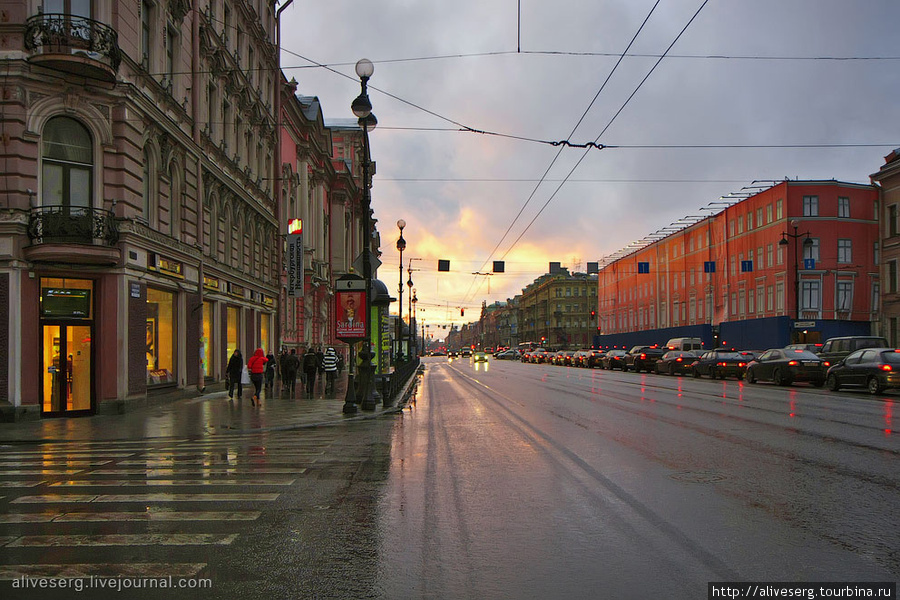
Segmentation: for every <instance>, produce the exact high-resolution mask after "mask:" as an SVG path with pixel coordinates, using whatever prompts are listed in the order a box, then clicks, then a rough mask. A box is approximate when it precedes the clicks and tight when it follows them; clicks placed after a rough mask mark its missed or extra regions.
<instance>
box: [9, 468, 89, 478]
mask: <svg viewBox="0 0 900 600" xmlns="http://www.w3.org/2000/svg"><path fill="white" fill-rule="evenodd" d="M84 471H85V469H4V470H2V471H0V476H5V475H9V476H12V475H74V474H76V473H83V472H84Z"/></svg>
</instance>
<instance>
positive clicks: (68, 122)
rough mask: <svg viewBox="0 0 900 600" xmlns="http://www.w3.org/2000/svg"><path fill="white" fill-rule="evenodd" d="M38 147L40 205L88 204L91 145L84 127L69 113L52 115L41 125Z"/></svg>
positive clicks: (90, 176) (92, 152)
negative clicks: (40, 139)
mask: <svg viewBox="0 0 900 600" xmlns="http://www.w3.org/2000/svg"><path fill="white" fill-rule="evenodd" d="M42 148H43V150H42V156H41V158H42V160H41V205H42V206H61V207H63V208H65V209H66V210H69V209H73V208H89V207H90V206H91V195H92V194H91V190H92V189H93V173H94V145H93V142H92V141H91V135H90V133H88V130H87V128H85V127H84V125H82V124H81V123H79V122H78V121H76V120H75V119H70V118H69V117H53V118H52V119H50V120H49V121H47V125H46V127H45V128H44V135H43V142H42Z"/></svg>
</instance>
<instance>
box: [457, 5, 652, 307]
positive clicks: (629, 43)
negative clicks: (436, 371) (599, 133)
mask: <svg viewBox="0 0 900 600" xmlns="http://www.w3.org/2000/svg"><path fill="white" fill-rule="evenodd" d="M660 1H661V0H656V2H655V3H654V4H653V6H652V7H651V8H650V12H648V13H647V16H646V17H644V20H643V21H642V22H641V26H640V27H638V29H637V31H635V32H634V35H633V36H632V37H631V40H630V41H629V42H628V45H627V46H625V50H624V51H623V52H622V53H621V55H620V56H619V59H618V60H617V61H616V64H615V65H613V68H612V69H610V71H609V74H607V76H606V79H604V80H603V83H602V84H601V85H600V89H598V90H597V93H596V94H594V97H593V98H592V99H591V101H590V103H588V106H587V108H586V109H585V110H584V112H583V113H582V115H581V117H580V118H579V119H578V122H577V123H575V127H573V128H572V131H571V132H570V133H569V135H568V137H572V136H574V135H575V131H576V130H577V129H578V127H579V126H580V125H581V123H582V122H583V121H584V119H585V117H586V116H587V114H588V112H589V111H590V110H591V108H593V106H594V104H595V103H596V102H597V98H599V97H600V94H601V93H602V92H603V90H604V89H606V84H608V83H609V80H610V79H612V76H613V75H614V74H615V72H616V71H617V70H618V68H619V65H621V64H622V61H623V60H624V59H625V55H626V54H627V53H628V50H630V49H631V46H632V45H634V42H635V40H637V38H638V36H639V35H640V34H641V32H642V31H643V30H644V26H646V25H647V22H648V21H649V20H650V17H651V16H652V15H653V12H654V11H655V10H656V7H657V6H659V3H660ZM596 141H597V140H594V142H596ZM564 149H565V146H560V148H559V151H557V153H556V156H554V157H553V160H551V161H550V164H549V165H548V166H547V169H546V170H545V171H544V173H543V174H542V175H541V178H540V180H539V181H538V182H537V183H536V184H535V186H534V189H533V190H531V194H529V195H528V198H527V199H526V200H525V203H524V204H523V205H522V208H520V209H519V212H518V213H517V214H516V216H515V218H513V220H512V222H511V223H510V224H509V227H507V228H506V232H505V233H504V234H503V236H502V237H501V238H500V241H499V242H497V245H496V246H494V249H493V250H491V253H490V254H489V255H488V257H487V258H486V259H485V261H484V264H482V265H481V268H480V269H478V270H479V271H481V270H483V269H484V268H485V267H486V266H487V264H488V261H490V260H491V259H492V258H493V257H494V254H496V253H497V250H499V249H500V245H501V244H503V241H504V240H505V239H506V236H508V235H509V232H510V231H512V228H513V226H514V225H515V224H516V223H517V222H518V220H519V217H521V216H522V213H523V212H524V211H525V208H526V207H527V206H528V204H529V203H531V200H532V198H534V196H535V194H536V193H537V191H538V189H539V188H540V187H541V184H542V183H543V182H544V180H545V179H546V178H547V175H549V174H550V169H552V168H553V165H555V164H556V161H557V160H559V157H560V155H561V154H562V152H563V150H564ZM520 237H521V236H520ZM516 241H518V240H516ZM513 246H515V243H513ZM507 254H509V251H508V250H507V251H506V253H504V255H503V258H504V259H505V258H506V255H507ZM476 281H477V279H474V278H473V279H472V282H471V283H470V284H469V290H468V291H466V294H465V296H463V297H464V298H468V297H469V293H470V292H471V290H472V286H473V285H475V282H476Z"/></svg>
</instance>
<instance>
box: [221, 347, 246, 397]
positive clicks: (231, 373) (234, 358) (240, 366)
mask: <svg viewBox="0 0 900 600" xmlns="http://www.w3.org/2000/svg"><path fill="white" fill-rule="evenodd" d="M243 371H244V357H243V356H242V355H241V351H240V350H237V349H235V351H234V353H233V354H232V355H231V358H230V359H229V360H228V366H227V367H226V368H225V373H226V375H228V399H229V400H233V399H234V387H235V386H237V397H238V400H240V399H241V396H242V395H243V389H244V386H243V384H242V383H241V374H242V373H243Z"/></svg>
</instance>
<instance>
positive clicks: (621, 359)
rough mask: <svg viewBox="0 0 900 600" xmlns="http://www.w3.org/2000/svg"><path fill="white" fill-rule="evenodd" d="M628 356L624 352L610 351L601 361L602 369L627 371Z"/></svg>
mask: <svg viewBox="0 0 900 600" xmlns="http://www.w3.org/2000/svg"><path fill="white" fill-rule="evenodd" d="M626 354H628V353H627V352H625V351H624V350H610V351H609V352H607V353H606V356H604V357H603V359H602V360H601V361H600V368H601V369H609V370H613V369H622V370H623V371H624V370H625V355H626Z"/></svg>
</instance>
